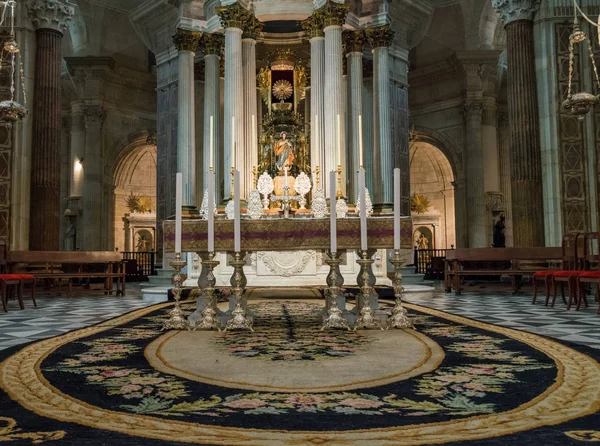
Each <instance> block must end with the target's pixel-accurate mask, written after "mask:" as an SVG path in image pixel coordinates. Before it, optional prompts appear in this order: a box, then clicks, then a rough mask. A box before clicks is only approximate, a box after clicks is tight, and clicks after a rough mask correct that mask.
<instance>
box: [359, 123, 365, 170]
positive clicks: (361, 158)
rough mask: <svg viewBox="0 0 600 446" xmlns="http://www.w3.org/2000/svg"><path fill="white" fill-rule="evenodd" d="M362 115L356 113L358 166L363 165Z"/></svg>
mask: <svg viewBox="0 0 600 446" xmlns="http://www.w3.org/2000/svg"><path fill="white" fill-rule="evenodd" d="M362 154H363V140H362V115H358V163H359V164H358V166H359V167H363V166H364V164H363V157H362Z"/></svg>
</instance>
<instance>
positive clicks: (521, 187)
mask: <svg viewBox="0 0 600 446" xmlns="http://www.w3.org/2000/svg"><path fill="white" fill-rule="evenodd" d="M492 4H493V6H494V8H496V11H497V12H498V13H499V15H500V17H501V18H502V20H503V21H504V24H505V25H504V29H505V30H506V56H507V64H508V73H507V92H508V94H507V96H508V119H509V124H510V165H511V169H510V170H511V190H512V210H513V237H514V246H518V247H521V246H522V247H530V246H543V245H544V208H543V199H542V194H543V187H542V163H541V149H540V129H539V121H538V102H537V90H536V76H535V55H534V51H533V16H534V13H535V11H536V9H537V6H538V5H539V1H538V0H493V1H492Z"/></svg>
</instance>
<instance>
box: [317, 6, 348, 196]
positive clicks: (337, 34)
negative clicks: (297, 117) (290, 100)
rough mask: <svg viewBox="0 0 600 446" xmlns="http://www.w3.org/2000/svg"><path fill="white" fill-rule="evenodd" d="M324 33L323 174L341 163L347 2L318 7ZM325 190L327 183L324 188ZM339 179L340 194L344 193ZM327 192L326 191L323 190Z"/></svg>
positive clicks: (342, 152)
mask: <svg viewBox="0 0 600 446" xmlns="http://www.w3.org/2000/svg"><path fill="white" fill-rule="evenodd" d="M318 11H319V14H320V16H321V17H322V20H323V26H324V29H323V31H324V33H325V61H326V63H325V83H324V84H325V90H324V115H325V116H324V123H325V128H326V129H327V132H325V134H324V139H325V165H324V168H323V169H322V171H323V172H324V173H325V175H324V176H327V175H328V174H329V172H330V171H332V170H336V169H337V166H338V165H340V164H341V165H342V168H343V159H344V154H345V150H346V147H345V125H344V123H345V116H344V109H343V107H344V101H343V95H344V93H345V90H344V89H343V67H342V65H343V62H342V58H343V50H342V25H343V24H344V23H345V20H346V15H347V13H348V6H347V5H344V4H339V3H334V2H329V3H327V4H326V5H325V6H323V7H322V8H320V9H319V10H318ZM338 116H339V117H340V138H339V139H340V140H339V141H338V132H337V119H338ZM327 190H328V191H329V187H328V188H327ZM345 192H346V191H345V184H344V182H342V195H345ZM326 195H327V192H326Z"/></svg>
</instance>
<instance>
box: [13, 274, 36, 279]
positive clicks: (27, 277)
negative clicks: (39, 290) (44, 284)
mask: <svg viewBox="0 0 600 446" xmlns="http://www.w3.org/2000/svg"><path fill="white" fill-rule="evenodd" d="M17 276H19V277H20V278H21V279H23V280H35V277H34V276H33V275H32V274H17Z"/></svg>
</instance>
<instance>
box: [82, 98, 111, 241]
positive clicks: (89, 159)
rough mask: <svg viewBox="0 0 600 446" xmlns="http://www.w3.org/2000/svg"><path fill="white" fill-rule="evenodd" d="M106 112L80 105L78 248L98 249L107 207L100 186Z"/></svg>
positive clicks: (101, 182) (95, 106)
mask: <svg viewBox="0 0 600 446" xmlns="http://www.w3.org/2000/svg"><path fill="white" fill-rule="evenodd" d="M105 117H106V112H105V111H104V110H103V109H102V108H101V107H100V106H98V105H92V106H86V107H84V108H83V119H84V123H85V156H84V159H83V171H84V187H83V189H84V192H83V224H82V232H83V234H82V238H81V249H82V250H84V251H100V250H102V249H103V248H104V247H103V246H102V221H103V219H104V216H105V213H108V209H106V208H104V202H103V198H104V194H103V190H102V184H103V175H104V166H103V164H102V162H101V161H100V160H101V159H102V140H103V137H102V136H103V135H102V125H103V124H104V119H105Z"/></svg>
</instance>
